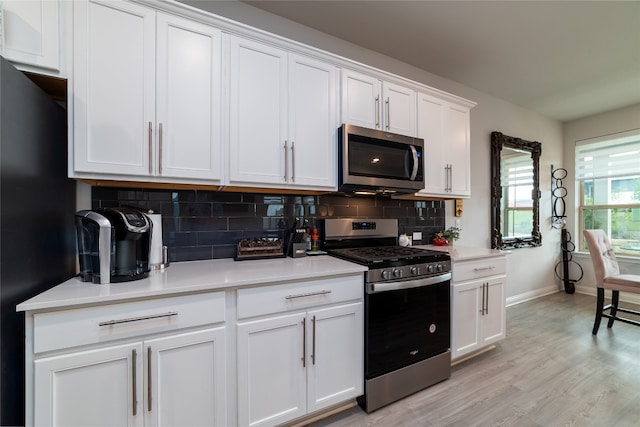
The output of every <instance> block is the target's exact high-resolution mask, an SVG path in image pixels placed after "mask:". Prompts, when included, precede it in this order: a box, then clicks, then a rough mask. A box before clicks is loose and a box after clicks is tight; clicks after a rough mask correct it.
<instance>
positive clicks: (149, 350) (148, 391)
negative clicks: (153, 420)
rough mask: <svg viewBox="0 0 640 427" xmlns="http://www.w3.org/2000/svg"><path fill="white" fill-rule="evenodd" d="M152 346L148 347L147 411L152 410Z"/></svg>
mask: <svg viewBox="0 0 640 427" xmlns="http://www.w3.org/2000/svg"><path fill="white" fill-rule="evenodd" d="M151 401H152V397H151V346H149V347H147V411H148V412H151Z"/></svg>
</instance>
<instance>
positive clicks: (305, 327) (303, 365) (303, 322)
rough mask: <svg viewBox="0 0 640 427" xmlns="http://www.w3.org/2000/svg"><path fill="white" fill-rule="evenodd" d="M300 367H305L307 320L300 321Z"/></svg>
mask: <svg viewBox="0 0 640 427" xmlns="http://www.w3.org/2000/svg"><path fill="white" fill-rule="evenodd" d="M302 367H303V368H306V367H307V318H306V317H305V318H304V319H302Z"/></svg>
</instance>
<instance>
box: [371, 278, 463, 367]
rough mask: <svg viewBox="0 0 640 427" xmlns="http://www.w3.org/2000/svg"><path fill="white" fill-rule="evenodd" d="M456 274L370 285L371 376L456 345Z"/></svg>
mask: <svg viewBox="0 0 640 427" xmlns="http://www.w3.org/2000/svg"><path fill="white" fill-rule="evenodd" d="M450 279H451V274H450V273H447V274H443V275H441V276H436V277H430V278H426V279H421V280H408V281H405V282H393V283H384V284H379V285H378V286H370V287H369V289H368V290H367V294H366V296H365V298H366V299H365V311H366V320H365V377H366V378H367V379H371V378H375V377H377V376H380V375H383V374H385V373H388V372H391V371H394V370H396V369H399V368H402V367H404V366H408V365H411V364H413V363H415V362H418V361H420V360H424V359H427V358H429V357H432V356H435V355H438V354H441V353H444V352H446V351H447V350H448V349H450V347H451V334H450V332H451V327H450V314H451V303H450V302H451V301H450V300H451V290H450V288H451V280H450ZM405 286H409V287H405Z"/></svg>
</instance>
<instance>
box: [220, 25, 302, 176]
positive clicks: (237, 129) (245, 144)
mask: <svg viewBox="0 0 640 427" xmlns="http://www.w3.org/2000/svg"><path fill="white" fill-rule="evenodd" d="M229 55H230V57H229V78H230V81H229V99H230V104H229V123H230V129H229V156H230V165H229V180H230V182H232V183H241V184H250V183H264V184H265V185H267V184H284V183H286V182H287V178H288V177H287V176H286V171H285V164H286V158H287V156H288V155H289V146H288V139H287V121H286V117H287V52H286V51H284V50H281V49H276V48H273V47H271V46H266V45H263V44H260V43H257V42H254V41H251V40H246V39H243V38H240V37H230V44H229Z"/></svg>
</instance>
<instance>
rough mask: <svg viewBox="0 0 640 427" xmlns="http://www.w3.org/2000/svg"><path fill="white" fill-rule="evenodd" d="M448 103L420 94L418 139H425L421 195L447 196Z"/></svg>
mask: <svg viewBox="0 0 640 427" xmlns="http://www.w3.org/2000/svg"><path fill="white" fill-rule="evenodd" d="M446 110H447V103H446V102H445V101H443V100H442V99H439V98H436V97H434V96H431V95H427V94H424V93H419V94H418V137H419V138H422V139H424V147H425V148H424V153H425V155H424V174H425V188H424V189H423V190H421V191H420V192H419V193H420V194H445V193H446V190H445V186H446V173H447V170H445V162H444V157H445V144H444V131H445V113H446Z"/></svg>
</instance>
